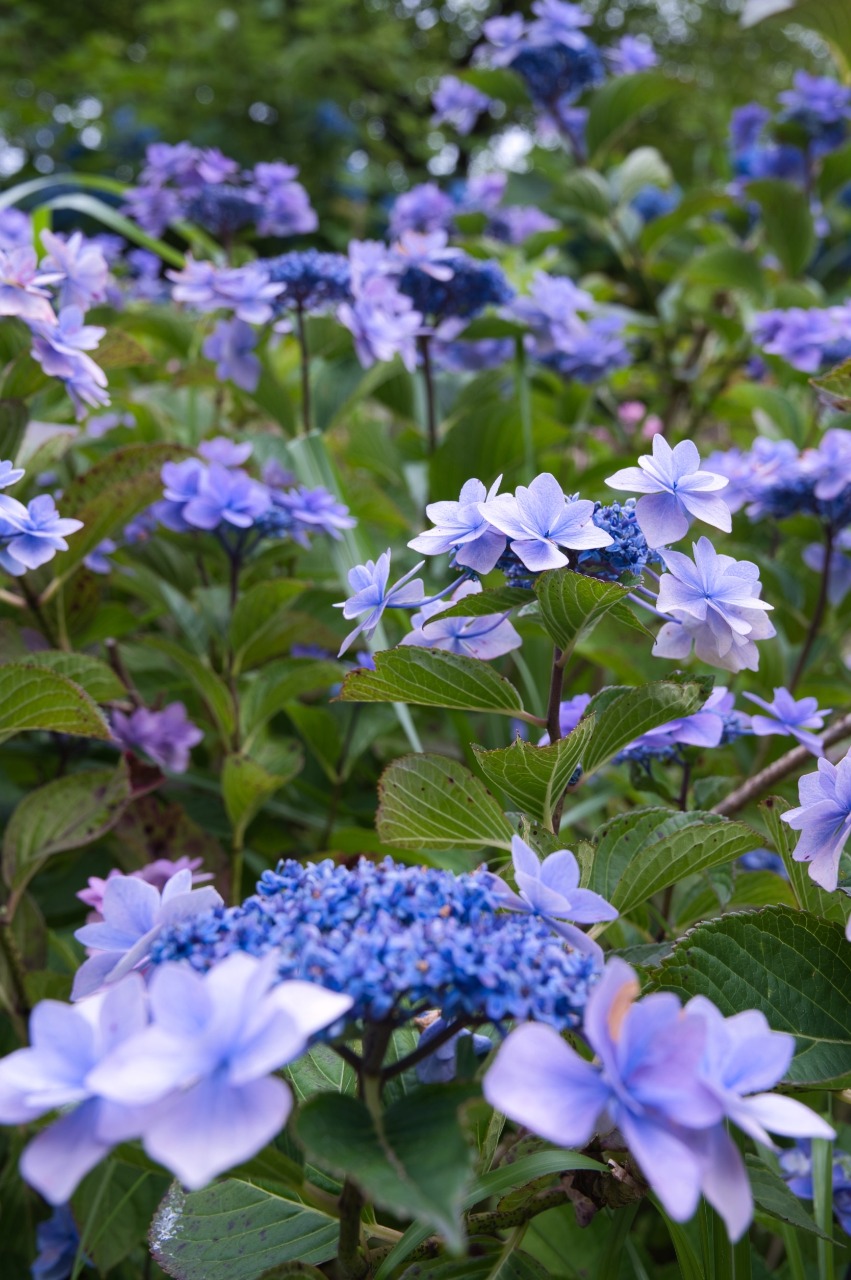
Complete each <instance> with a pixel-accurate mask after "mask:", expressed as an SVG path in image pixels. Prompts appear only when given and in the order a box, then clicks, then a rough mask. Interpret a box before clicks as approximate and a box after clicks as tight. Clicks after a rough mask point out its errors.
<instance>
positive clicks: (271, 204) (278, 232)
mask: <svg viewBox="0 0 851 1280" xmlns="http://www.w3.org/2000/svg"><path fill="white" fill-rule="evenodd" d="M297 174H298V168H297V167H296V166H295V165H291V164H284V163H282V162H281V161H277V162H275V163H272V164H263V163H261V164H257V165H255V166H254V183H255V187H256V190H257V193H258V195H259V196H260V207H259V209H258V218H257V234H258V235H260V236H293V235H300V234H302V233H305V232H309V231H315V230H316V228H317V227H318V225H319V219H318V217H317V216H316V211H315V210H314V209H313V208H312V207H311V204H310V196H309V195H308V194H307V192H306V191H305V189H304V187H303V186H302V185H301V183H300V182H294V181H293V179H294V178H295V177H296V175H297Z"/></svg>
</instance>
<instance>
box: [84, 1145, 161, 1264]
mask: <svg viewBox="0 0 851 1280" xmlns="http://www.w3.org/2000/svg"><path fill="white" fill-rule="evenodd" d="M168 1182H169V1180H168V1177H166V1176H163V1175H161V1174H154V1173H150V1172H148V1171H147V1170H144V1169H142V1170H139V1169H134V1168H132V1167H131V1166H129V1165H125V1164H121V1163H119V1162H118V1161H116V1160H108V1161H107V1162H106V1163H104V1164H101V1165H98V1167H97V1168H96V1169H95V1170H93V1172H92V1173H90V1174H89V1175H88V1176H87V1177H85V1178H84V1179H83V1181H82V1182H81V1183H80V1185H79V1187H78V1188H77V1190H76V1191H75V1192H74V1195H73V1197H72V1199H71V1210H72V1212H73V1214H74V1218H75V1220H76V1222H77V1226H78V1227H79V1229H80V1232H81V1235H82V1241H83V1252H84V1253H85V1255H86V1257H88V1258H91V1259H92V1261H93V1262H94V1264H95V1266H96V1267H97V1269H98V1271H99V1272H101V1273H105V1272H107V1271H111V1270H112V1268H113V1267H117V1266H118V1264H119V1263H120V1262H122V1261H123V1260H124V1259H125V1258H126V1257H127V1256H128V1255H129V1254H130V1253H132V1252H133V1250H134V1249H136V1248H138V1246H139V1245H141V1244H143V1243H144V1241H145V1238H146V1236H147V1233H148V1226H149V1225H150V1221H151V1218H152V1216H153V1214H154V1211H155V1209H156V1207H157V1205H158V1204H159V1203H160V1201H161V1200H162V1198H163V1194H164V1192H165V1191H166V1189H167V1188H168Z"/></svg>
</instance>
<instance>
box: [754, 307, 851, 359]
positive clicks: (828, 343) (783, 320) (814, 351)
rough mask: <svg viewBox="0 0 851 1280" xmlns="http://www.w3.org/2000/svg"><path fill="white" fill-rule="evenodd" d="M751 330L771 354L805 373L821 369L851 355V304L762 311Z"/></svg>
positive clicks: (758, 343)
mask: <svg viewBox="0 0 851 1280" xmlns="http://www.w3.org/2000/svg"><path fill="white" fill-rule="evenodd" d="M751 333H752V335H753V340H754V342H755V343H756V345H757V346H758V347H762V349H763V351H766V352H767V353H768V354H769V355H772V356H779V357H780V359H782V360H786V361H787V362H788V363H789V364H791V365H792V367H793V368H794V369H800V370H801V372H803V373H819V372H820V371H821V370H823V369H827V368H830V367H831V366H832V365H835V364H840V363H841V362H842V361H843V360H845V359H847V358H848V357H849V356H851V306H849V305H848V303H842V304H841V305H839V306H834V307H788V308H786V309H785V310H774V311H760V312H758V313H757V314H756V315H755V316H754V319H753V323H752V327H751Z"/></svg>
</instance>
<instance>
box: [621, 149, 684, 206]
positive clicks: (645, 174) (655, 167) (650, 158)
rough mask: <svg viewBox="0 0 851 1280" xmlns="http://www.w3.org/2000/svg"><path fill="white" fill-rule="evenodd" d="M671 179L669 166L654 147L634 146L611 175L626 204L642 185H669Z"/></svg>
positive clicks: (672, 176) (672, 178)
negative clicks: (633, 149)
mask: <svg viewBox="0 0 851 1280" xmlns="http://www.w3.org/2000/svg"><path fill="white" fill-rule="evenodd" d="M673 181H674V175H673V174H672V172H671V169H670V166H669V165H668V163H667V161H666V160H664V159H663V157H662V156H661V155H660V153H659V152H658V151H657V150H656V148H655V147H636V149H635V151H631V152H630V153H629V155H628V156H627V157H626V159H625V160H624V161H623V163H622V164H619V165H618V167H617V169H616V170H615V172H614V173H613V174H612V175H611V183H612V186H613V187H614V188H615V190H616V192H617V195H618V200H619V202H620V204H622V205H628V204H629V202H630V200H632V199H633V197H634V196H636V195H637V194H638V192H639V191H641V189H642V188H643V187H647V186H657V187H669V186H670V185H671V184H672V183H673Z"/></svg>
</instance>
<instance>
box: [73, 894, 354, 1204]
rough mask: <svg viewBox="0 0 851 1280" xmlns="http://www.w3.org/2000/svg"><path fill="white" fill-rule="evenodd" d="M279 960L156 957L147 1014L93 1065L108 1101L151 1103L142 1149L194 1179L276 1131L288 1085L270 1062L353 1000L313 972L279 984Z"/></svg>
mask: <svg viewBox="0 0 851 1280" xmlns="http://www.w3.org/2000/svg"><path fill="white" fill-rule="evenodd" d="M202 892H203V891H202ZM277 967H278V957H277V955H276V954H275V953H274V952H271V953H270V954H269V955H267V956H265V957H264V958H263V959H262V960H258V959H257V958H256V957H254V956H249V955H245V954H240V953H236V954H233V955H230V956H228V957H227V958H226V959H224V960H222V961H220V962H219V963H218V964H217V965H215V966H214V967H213V968H212V969H211V970H210V971H209V973H207V974H205V975H204V976H203V977H202V976H201V975H200V974H197V973H194V972H193V971H192V970H191V969H189V968H186V967H184V966H183V965H177V964H169V965H163V966H162V967H161V968H159V969H157V971H156V972H155V974H154V975H153V977H152V979H151V983H150V990H149V996H150V1007H151V1025H150V1026H149V1027H146V1028H145V1029H144V1030H141V1031H139V1032H138V1033H137V1034H136V1035H134V1036H132V1037H131V1038H129V1039H128V1040H126V1041H125V1042H124V1043H123V1044H120V1045H118V1046H117V1047H116V1049H115V1050H114V1051H113V1052H112V1053H110V1054H109V1055H107V1056H106V1057H105V1058H103V1059H102V1060H101V1062H100V1064H99V1065H98V1066H97V1067H96V1068H95V1070H94V1071H92V1072H91V1075H90V1082H91V1085H92V1086H93V1087H94V1088H96V1089H99V1090H102V1091H103V1094H104V1096H106V1097H108V1098H110V1099H112V1100H113V1101H114V1102H115V1103H118V1104H119V1105H121V1104H122V1103H130V1104H131V1105H139V1104H140V1103H141V1104H143V1105H144V1104H148V1106H149V1112H148V1118H147V1119H146V1122H145V1124H144V1128H143V1131H142V1142H143V1145H144V1148H145V1150H146V1152H147V1153H148V1155H149V1156H150V1157H151V1159H153V1160H157V1161H158V1162H159V1163H160V1164H163V1165H165V1167H166V1168H167V1169H170V1170H171V1172H172V1173H174V1174H175V1176H176V1177H178V1178H179V1179H180V1181H181V1183H182V1184H183V1185H184V1186H185V1187H188V1188H190V1190H195V1189H197V1188H198V1187H203V1186H204V1185H205V1184H206V1183H207V1182H209V1181H211V1179H212V1178H215V1177H216V1176H217V1175H218V1174H220V1173H224V1171H225V1170H226V1169H229V1168H230V1167H231V1166H232V1165H235V1164H239V1163H241V1162H242V1161H244V1160H248V1159H250V1157H251V1156H253V1155H255V1154H256V1152H258V1151H259V1150H261V1148H263V1147H264V1146H265V1145H266V1144H267V1143H268V1142H271V1141H272V1139H273V1138H274V1137H275V1136H276V1135H277V1134H278V1133H280V1131H281V1129H282V1128H283V1126H284V1124H285V1122H286V1119H287V1116H288V1115H289V1113H290V1111H291V1109H292V1105H293V1096H292V1093H291V1091H290V1089H289V1087H288V1086H287V1085H286V1084H285V1083H284V1081H283V1080H281V1079H279V1078H278V1077H276V1076H274V1075H273V1074H272V1073H273V1072H275V1071H277V1070H278V1069H279V1068H280V1067H282V1066H284V1065H285V1064H286V1063H288V1062H292V1061H294V1059H296V1058H299V1057H300V1056H301V1055H302V1054H303V1053H304V1052H305V1050H306V1049H307V1046H308V1041H309V1040H310V1037H311V1036H313V1035H315V1034H316V1032H318V1031H321V1030H322V1029H323V1028H325V1027H327V1026H329V1025H330V1024H333V1023H335V1022H338V1021H339V1020H340V1018H342V1017H343V1016H344V1015H345V1013H346V1012H347V1011H348V1009H349V1008H350V1006H351V1003H352V1001H351V999H350V998H349V997H348V996H346V995H341V994H339V993H338V992H335V991H327V990H326V989H325V988H323V987H320V986H317V985H315V984H314V983H308V982H298V981H292V982H282V983H278V984H277V985H275V984H276V981H277Z"/></svg>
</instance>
